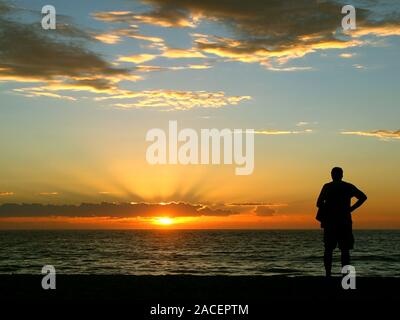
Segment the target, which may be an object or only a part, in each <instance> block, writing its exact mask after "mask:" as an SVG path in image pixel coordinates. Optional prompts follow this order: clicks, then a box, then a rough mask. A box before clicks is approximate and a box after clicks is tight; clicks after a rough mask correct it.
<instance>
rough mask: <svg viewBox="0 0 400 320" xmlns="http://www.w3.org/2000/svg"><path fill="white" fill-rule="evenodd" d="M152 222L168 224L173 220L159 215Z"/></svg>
mask: <svg viewBox="0 0 400 320" xmlns="http://www.w3.org/2000/svg"><path fill="white" fill-rule="evenodd" d="M154 222H155V223H156V224H160V225H163V226H169V225H171V224H173V223H174V220H173V219H171V218H169V217H160V218H156V219H155V221H154Z"/></svg>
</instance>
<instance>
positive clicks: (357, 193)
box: [350, 186, 367, 212]
mask: <svg viewBox="0 0 400 320" xmlns="http://www.w3.org/2000/svg"><path fill="white" fill-rule="evenodd" d="M353 187H354V186H353ZM353 197H356V198H357V201H356V203H355V204H353V205H352V206H351V207H350V212H353V211H354V210H356V209H357V208H359V207H361V206H362V204H363V203H364V202H365V201H366V200H367V196H366V195H365V193H364V192H362V191H361V190H358V189H357V188H356V187H354V191H353Z"/></svg>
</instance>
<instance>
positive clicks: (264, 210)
mask: <svg viewBox="0 0 400 320" xmlns="http://www.w3.org/2000/svg"><path fill="white" fill-rule="evenodd" d="M254 212H255V214H256V215H258V216H264V217H265V216H272V215H274V214H275V209H272V208H270V207H268V206H258V207H257V208H256V209H255V210H254Z"/></svg>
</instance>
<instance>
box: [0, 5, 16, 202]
mask: <svg viewBox="0 0 400 320" xmlns="http://www.w3.org/2000/svg"><path fill="white" fill-rule="evenodd" d="M0 10H1V7H0ZM13 195H14V192H10V191H2V192H0V197H7V196H13Z"/></svg>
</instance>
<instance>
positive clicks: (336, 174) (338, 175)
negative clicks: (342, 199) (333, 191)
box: [331, 167, 343, 181]
mask: <svg viewBox="0 0 400 320" xmlns="http://www.w3.org/2000/svg"><path fill="white" fill-rule="evenodd" d="M331 176H332V180H333V181H341V180H342V179H343V169H342V168H339V167H334V168H333V169H332V171H331Z"/></svg>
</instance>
